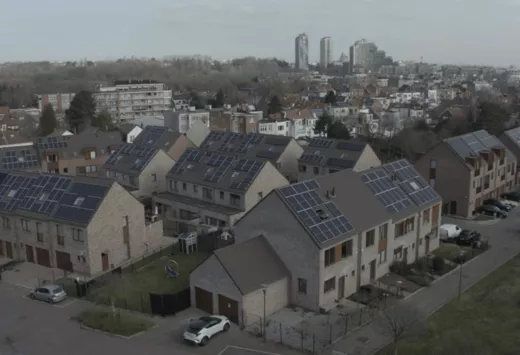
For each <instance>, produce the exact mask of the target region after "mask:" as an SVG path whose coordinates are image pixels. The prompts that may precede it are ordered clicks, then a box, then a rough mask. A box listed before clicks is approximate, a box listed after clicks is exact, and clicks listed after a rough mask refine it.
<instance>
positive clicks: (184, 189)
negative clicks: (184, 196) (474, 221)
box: [182, 182, 188, 191]
mask: <svg viewBox="0 0 520 355" xmlns="http://www.w3.org/2000/svg"><path fill="white" fill-rule="evenodd" d="M187 189H188V185H186V183H185V182H183V183H182V190H183V191H186V190H187Z"/></svg>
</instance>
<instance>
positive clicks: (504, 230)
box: [326, 207, 520, 355]
mask: <svg viewBox="0 0 520 355" xmlns="http://www.w3.org/2000/svg"><path fill="white" fill-rule="evenodd" d="M519 221H520V207H519V208H517V209H516V210H515V213H512V214H510V217H509V218H508V219H506V220H504V221H501V222H499V223H497V224H494V225H488V226H480V225H473V224H471V223H464V222H463V221H457V222H455V221H453V222H454V223H457V224H459V225H460V226H461V227H462V228H471V229H474V230H477V231H479V232H480V233H482V235H483V236H487V237H489V239H490V244H491V249H490V250H488V251H487V252H485V253H484V254H482V255H480V256H479V257H477V258H475V259H473V260H470V261H469V262H468V263H466V264H464V266H463V269H462V289H463V290H465V289H467V288H469V287H471V286H472V285H474V284H475V283H477V282H478V281H480V280H481V279H482V278H484V277H485V276H487V275H488V274H489V273H491V272H492V271H494V270H496V269H497V268H499V267H500V266H502V265H503V264H504V263H506V262H507V261H508V260H510V259H512V258H513V257H515V256H516V255H517V254H518V253H520V225H518V222H519ZM459 280H460V269H458V268H457V269H455V270H453V271H451V272H450V273H449V274H447V275H445V276H444V277H443V278H441V279H439V280H437V281H436V282H434V283H433V284H432V285H431V286H430V287H429V288H423V289H421V290H420V291H418V292H417V293H414V294H412V295H410V296H409V297H408V298H407V299H405V300H403V301H402V303H404V304H410V305H411V306H413V307H415V308H417V309H419V310H420V311H422V312H424V313H425V314H431V313H433V312H435V311H437V310H438V309H439V308H441V307H442V306H443V305H445V304H446V303H448V302H449V301H451V300H452V299H454V298H456V297H457V296H458V291H459ZM378 320H380V319H378V318H376V319H375V320H374V321H372V322H371V323H369V324H367V325H366V326H364V327H362V328H359V329H358V330H356V331H354V332H352V333H350V334H349V335H348V336H347V337H346V338H344V339H342V340H341V341H339V342H337V343H336V344H334V345H333V346H332V347H331V348H330V349H328V350H327V351H326V353H327V354H332V352H333V350H336V351H338V352H341V353H344V354H345V355H372V354H374V353H375V352H377V351H378V350H380V349H381V348H383V347H385V346H387V345H388V344H390V342H391V340H390V339H389V338H388V337H386V336H384V335H382V334H380V331H379V329H378V326H377V325H376V324H377V321H378Z"/></svg>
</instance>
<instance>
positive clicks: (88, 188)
mask: <svg viewBox="0 0 520 355" xmlns="http://www.w3.org/2000/svg"><path fill="white" fill-rule="evenodd" d="M108 188H109V186H102V185H95V184H88V183H72V187H71V188H70V189H69V191H68V192H64V193H63V196H62V197H61V199H60V201H59V204H58V208H57V210H56V212H55V213H54V214H53V216H54V217H55V218H59V219H63V220H67V221H73V222H79V223H88V222H89V221H90V219H91V218H92V216H93V215H94V212H95V211H96V210H97V208H98V206H99V204H100V203H101V201H103V197H104V196H105V195H106V191H107V190H108ZM78 197H82V198H83V201H82V202H81V203H79V204H77V199H78Z"/></svg>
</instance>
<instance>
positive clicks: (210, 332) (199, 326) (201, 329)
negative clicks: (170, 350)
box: [183, 316, 231, 346]
mask: <svg viewBox="0 0 520 355" xmlns="http://www.w3.org/2000/svg"><path fill="white" fill-rule="evenodd" d="M230 327H231V324H230V323H229V319H227V317H225V316H208V317H200V318H199V319H198V320H196V321H194V322H192V323H190V325H189V326H188V329H186V331H185V332H184V335H183V337H184V339H185V340H187V341H189V342H192V343H195V344H199V345H201V346H204V345H206V344H207V343H208V341H209V339H210V338H211V337H212V336H214V335H215V334H218V333H220V332H227V331H228V330H229V328H230Z"/></svg>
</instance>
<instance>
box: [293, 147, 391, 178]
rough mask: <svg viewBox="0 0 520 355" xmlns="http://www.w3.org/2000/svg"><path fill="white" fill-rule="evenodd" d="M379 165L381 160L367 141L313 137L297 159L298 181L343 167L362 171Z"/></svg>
mask: <svg viewBox="0 0 520 355" xmlns="http://www.w3.org/2000/svg"><path fill="white" fill-rule="evenodd" d="M380 165H381V161H380V160H379V158H378V156H377V155H376V153H375V152H374V151H373V150H372V148H371V147H370V145H368V144H367V143H364V142H360V141H353V140H352V141H346V140H337V139H328V138H314V139H312V140H311V141H310V142H309V145H308V146H307V148H305V150H304V151H303V154H302V155H301V156H300V159H298V181H304V180H307V179H312V178H314V177H316V176H319V175H326V174H332V173H335V172H337V171H340V170H344V169H352V170H354V171H362V170H366V169H369V168H373V167H376V166H380Z"/></svg>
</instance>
